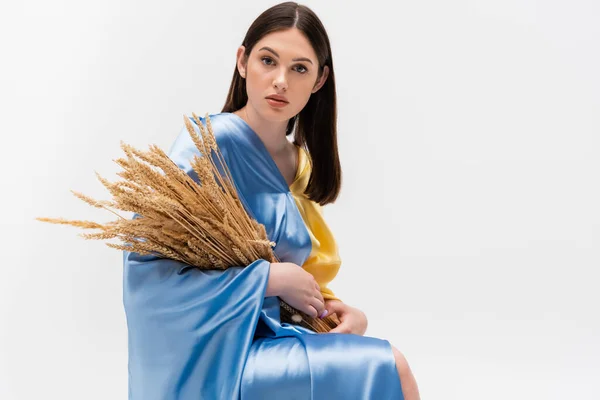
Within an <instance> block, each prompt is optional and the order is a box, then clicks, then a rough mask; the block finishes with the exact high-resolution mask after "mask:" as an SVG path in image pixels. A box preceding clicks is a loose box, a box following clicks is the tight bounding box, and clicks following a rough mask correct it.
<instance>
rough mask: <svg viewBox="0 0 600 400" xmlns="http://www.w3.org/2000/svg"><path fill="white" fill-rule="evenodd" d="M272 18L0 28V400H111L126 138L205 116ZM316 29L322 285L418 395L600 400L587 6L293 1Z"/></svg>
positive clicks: (159, 10)
mask: <svg viewBox="0 0 600 400" xmlns="http://www.w3.org/2000/svg"><path fill="white" fill-rule="evenodd" d="M274 4H276V2H271V1H253V2H246V1H235V2H233V1H232V2H201V1H196V2H190V1H170V2H166V1H163V2H159V1H144V2H141V1H117V0H106V1H102V2H100V1H96V2H88V1H52V2H45V1H26V2H12V3H8V2H3V3H2V12H0V38H1V39H0V40H1V41H2V43H1V44H2V45H1V49H2V62H1V63H0V85H1V90H0V106H1V109H2V119H1V122H0V124H1V126H2V142H1V143H2V157H1V158H0V162H1V165H0V168H1V171H2V181H3V182H2V196H1V201H2V210H3V211H4V216H3V218H2V229H1V232H2V248H3V252H2V260H3V262H2V269H1V274H2V276H1V278H0V398H2V399H7V400H8V399H38V398H49V399H71V398H72V399H83V398H85V399H122V398H126V396H127V330H126V324H125V316H124V312H123V308H122V303H121V301H122V299H121V295H122V286H121V272H122V260H121V254H120V252H118V251H115V250H113V249H110V248H108V247H106V246H105V245H104V244H102V243H101V242H98V241H84V240H83V239H81V238H79V237H78V236H77V234H78V233H80V232H81V231H80V230H78V229H77V228H74V227H67V226H65V227H63V226H56V225H49V224H42V223H40V222H37V221H35V220H34V217H36V216H50V217H59V216H61V217H66V218H72V219H89V220H96V221H108V220H111V219H112V215H111V214H109V213H107V212H102V211H101V210H95V209H92V208H91V207H89V206H88V205H86V204H84V203H83V202H81V201H80V200H78V199H76V198H75V197H74V196H72V195H71V193H70V192H69V190H70V189H73V190H78V191H81V192H83V193H85V194H88V195H90V196H92V197H95V198H103V199H107V198H108V197H107V196H108V192H106V191H105V189H104V188H103V187H102V185H101V184H100V183H99V182H98V181H97V180H96V178H95V175H94V171H98V172H99V173H100V174H101V175H103V176H104V177H106V178H108V179H109V180H114V179H115V178H117V177H116V175H115V173H116V172H117V171H118V170H119V169H118V166H117V165H116V164H114V163H113V162H112V159H114V158H117V157H120V155H121V150H120V148H119V141H120V140H123V141H125V142H127V143H129V144H132V145H134V146H136V147H140V148H146V146H147V145H148V144H150V143H155V144H157V145H159V146H161V147H162V148H163V149H168V147H169V146H170V145H171V143H172V142H173V140H174V139H175V137H176V135H177V133H178V132H179V130H180V128H181V126H182V124H183V114H191V112H192V111H193V112H196V113H197V114H200V115H204V114H205V113H206V112H210V113H214V112H219V111H220V109H221V107H222V105H223V103H224V100H225V96H226V93H227V89H228V87H229V83H230V79H231V76H232V73H233V69H234V64H235V51H236V48H237V46H238V45H239V44H240V43H241V40H242V38H243V36H244V34H245V32H246V29H247V28H248V27H249V25H250V23H251V22H252V21H253V20H254V18H256V17H257V16H258V15H259V14H260V12H262V11H263V10H264V9H266V8H268V7H270V6H271V5H274ZM304 4H307V5H308V6H310V7H311V8H312V9H313V10H314V11H315V12H316V13H317V14H318V15H319V16H320V18H321V19H322V21H323V23H324V24H325V26H326V28H327V29H328V32H329V35H330V39H331V43H332V48H333V54H334V67H335V73H336V76H337V84H338V96H339V97H338V99H339V144H340V155H341V160H342V165H343V173H344V184H343V190H342V192H341V196H340V198H339V201H338V202H336V203H335V204H334V205H331V206H327V207H326V208H325V216H326V219H327V221H328V223H329V224H330V227H331V229H332V230H333V232H334V234H335V237H336V239H337V241H338V244H339V246H340V253H341V256H342V259H343V264H342V268H341V270H340V273H339V275H338V277H337V278H336V279H335V281H334V282H333V284H332V285H331V288H332V289H333V290H334V291H335V292H336V294H338V295H339V296H340V297H341V298H342V299H343V300H344V301H345V302H347V303H349V304H351V305H353V306H356V307H358V308H360V309H362V310H364V311H365V312H366V314H367V316H368V318H369V329H368V331H367V335H369V336H376V337H381V338H385V339H389V340H390V341H391V342H392V343H393V344H394V345H395V346H396V347H398V348H399V349H400V350H401V351H402V352H403V353H404V354H405V355H406V357H407V359H408V361H409V363H410V365H411V366H412V369H413V372H414V374H415V376H416V378H417V381H418V383H419V387H420V390H421V395H422V398H423V399H472V400H481V399H487V400H495V399H508V398H510V399H533V398H535V399H564V398H569V399H579V400H582V399H590V400H591V399H599V398H600V387H599V385H598V380H597V378H598V376H600V340H599V338H600V315H599V313H598V304H599V303H600V302H599V301H600V294H599V292H598V279H599V273H598V267H599V258H600V257H599V254H598V251H599V250H600V212H599V204H600V190H599V186H598V182H599V179H598V178H599V174H598V171H599V167H600V161H599V160H600V159H599V157H598V154H599V153H598V152H599V150H600V139H599V131H600V121H599V117H598V110H599V106H600V95H599V93H600V80H599V78H598V71H599V70H600V53H599V51H598V49H599V46H600V24H598V21H599V18H600V6H599V3H598V2H595V1H591V0H589V1H583V0H571V1H569V2H567V1H545V2H540V1H532V0H526V1H524V0H521V1H515V0H509V1H482V0H477V1H475V0H473V1H466V0H457V1H452V2H448V1H427V0H425V1H419V2H416V1H411V2H383V1H369V2H358V1H343V2H342V1H327V2H325V1H307V2H306V3H304Z"/></svg>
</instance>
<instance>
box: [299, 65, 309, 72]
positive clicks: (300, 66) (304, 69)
mask: <svg viewBox="0 0 600 400" xmlns="http://www.w3.org/2000/svg"><path fill="white" fill-rule="evenodd" d="M297 67H298V68H302V70H301V71H298V72H300V73H301V74H305V73H307V72H308V69H306V67H305V66H304V65H297Z"/></svg>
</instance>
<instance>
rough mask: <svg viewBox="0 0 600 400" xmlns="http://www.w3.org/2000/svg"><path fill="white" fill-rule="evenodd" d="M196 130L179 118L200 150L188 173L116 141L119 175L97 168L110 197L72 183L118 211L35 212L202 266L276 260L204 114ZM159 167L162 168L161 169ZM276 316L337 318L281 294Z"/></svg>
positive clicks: (312, 322) (306, 321)
mask: <svg viewBox="0 0 600 400" xmlns="http://www.w3.org/2000/svg"><path fill="white" fill-rule="evenodd" d="M192 115H193V118H194V121H195V122H196V124H197V125H198V126H199V128H200V133H201V137H200V136H199V135H198V134H197V133H196V131H195V130H194V127H193V126H192V123H191V122H190V121H189V119H188V118H187V117H186V116H185V115H184V118H183V119H184V122H185V126H186V128H187V130H188V132H189V134H190V136H191V138H192V140H193V141H194V144H195V145H196V147H197V149H198V151H199V152H200V154H201V157H198V156H196V155H195V156H194V159H193V160H192V161H191V166H192V168H193V169H194V171H195V172H196V174H198V178H199V182H196V181H195V180H193V179H192V178H191V177H190V176H189V175H188V174H186V173H185V172H184V171H183V170H182V169H181V168H179V167H178V166H177V165H176V164H175V163H174V162H173V160H171V159H170V158H169V157H168V156H167V155H166V154H165V153H164V152H163V151H162V150H161V149H160V148H158V147H157V146H156V145H151V146H150V147H149V148H150V150H149V151H147V152H143V151H139V150H137V149H135V148H133V147H132V146H129V145H127V144H125V143H123V142H121V148H122V149H123V151H124V152H125V154H126V156H127V158H126V159H125V158H119V159H117V160H114V161H115V162H116V163H117V164H119V165H120V166H121V167H122V168H123V171H121V172H118V173H117V175H119V176H120V177H121V178H123V179H124V180H122V181H118V182H114V183H111V182H108V181H107V180H106V179H104V178H102V177H101V176H100V175H99V174H98V173H96V176H97V177H98V179H99V180H100V182H102V184H103V185H104V186H105V187H106V188H107V189H108V191H109V192H110V193H111V194H112V200H111V201H97V200H94V199H92V198H90V197H88V196H86V195H84V194H81V193H78V192H75V191H71V192H72V193H73V194H74V195H75V196H76V197H78V198H79V199H81V200H83V201H85V202H86V203H88V204H89V205H91V206H93V207H97V208H103V209H106V210H108V211H110V212H111V213H113V214H115V215H116V216H117V217H118V219H117V220H115V221H111V222H108V223H106V224H99V223H96V222H91V221H80V220H65V219H63V218H37V219H38V220H39V221H42V222H49V223H53V224H67V225H73V226H77V227H80V228H83V229H99V230H100V232H96V233H84V234H80V236H82V237H84V238H85V239H100V240H106V239H113V238H117V239H120V240H121V241H122V243H121V244H114V243H106V245H107V246H109V247H112V248H115V249H119V250H127V251H131V252H136V253H139V254H154V255H157V256H159V257H163V258H170V259H174V260H177V261H181V262H183V263H185V264H188V265H191V266H194V267H197V268H200V269H225V268H228V267H230V266H247V265H249V264H251V263H252V262H254V261H256V260H258V259H264V260H267V261H269V262H277V261H278V259H277V256H276V255H275V253H274V252H273V250H272V247H273V246H275V243H274V242H271V241H270V240H269V239H268V237H267V232H266V230H265V227H264V225H262V224H260V223H258V222H257V221H256V220H254V219H252V218H251V217H250V216H249V215H248V213H247V212H246V210H245V208H244V206H243V205H242V203H241V201H240V200H239V196H238V194H237V191H236V189H235V185H234V184H233V178H232V177H231V173H230V171H229V168H228V167H227V164H226V163H225V160H224V159H223V156H222V154H221V152H220V150H219V148H218V146H217V142H216V140H215V137H214V133H213V130H212V125H211V122H210V118H209V116H208V114H206V117H205V119H206V128H205V127H204V125H203V123H202V122H201V121H200V119H199V118H198V117H197V115H196V114H193V113H192ZM161 171H162V172H161ZM113 209H117V210H122V211H131V212H134V213H135V214H137V215H138V216H139V218H133V219H128V218H124V217H122V216H121V215H119V214H118V213H116V212H115V211H113ZM280 304H281V308H280V310H281V321H282V322H288V323H290V322H293V323H296V324H300V325H302V326H304V327H306V328H309V329H312V330H314V331H316V332H320V333H324V332H329V331H330V330H331V329H332V328H334V327H335V326H337V325H338V324H339V320H338V319H337V318H336V317H335V315H331V316H328V317H325V318H323V319H319V318H312V317H310V316H308V315H306V314H305V313H303V312H301V311H298V310H296V309H294V308H292V307H291V306H290V305H289V304H287V303H285V302H284V301H283V300H281V301H280Z"/></svg>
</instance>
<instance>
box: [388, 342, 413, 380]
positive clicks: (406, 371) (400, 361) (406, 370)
mask: <svg viewBox="0 0 600 400" xmlns="http://www.w3.org/2000/svg"><path fill="white" fill-rule="evenodd" d="M392 351H393V352H394V359H395V360H396V369H397V370H398V374H399V375H400V377H403V376H409V375H410V374H411V371H410V367H409V366H408V362H407V361H406V358H405V357H404V354H402V353H401V352H400V350H398V349H397V348H396V347H395V346H392Z"/></svg>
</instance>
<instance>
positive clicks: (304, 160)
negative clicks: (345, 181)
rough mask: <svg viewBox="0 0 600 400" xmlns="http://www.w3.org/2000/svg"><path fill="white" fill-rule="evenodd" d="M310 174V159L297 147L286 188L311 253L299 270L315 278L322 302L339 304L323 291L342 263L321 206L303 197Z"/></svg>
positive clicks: (334, 296)
mask: <svg viewBox="0 0 600 400" xmlns="http://www.w3.org/2000/svg"><path fill="white" fill-rule="evenodd" d="M311 170H312V167H311V163H310V156H309V155H308V153H307V152H306V150H304V149H303V148H301V147H298V169H297V172H296V177H295V179H294V182H293V183H292V184H291V185H290V191H291V193H292V195H293V196H294V200H295V201H296V205H297V206H298V210H300V214H301V215H302V219H303V220H304V223H305V224H306V228H307V229H308V234H309V236H310V240H311V242H312V251H311V253H310V255H309V256H308V258H307V259H306V261H305V262H304V264H303V265H302V267H303V268H304V269H305V270H306V271H307V272H309V273H311V274H312V275H313V276H314V277H315V280H316V281H317V283H318V284H319V286H320V287H321V294H322V295H323V298H324V299H325V300H340V299H339V298H338V297H337V296H336V295H335V294H334V293H333V292H332V291H331V289H329V288H328V287H327V285H328V284H329V282H331V281H332V280H333V278H335V276H336V275H337V273H338V270H339V269H340V265H341V263H342V261H341V259H340V256H339V254H338V246H337V243H336V241H335V239H334V237H333V234H332V233H331V231H330V230H329V227H328V226H327V223H326V222H325V219H324V218H323V211H322V209H321V205H320V204H319V203H317V202H315V201H312V200H310V199H309V198H308V197H307V196H306V195H305V194H304V190H305V189H306V186H307V185H308V180H309V178H310V173H311ZM340 301H341V300H340Z"/></svg>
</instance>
